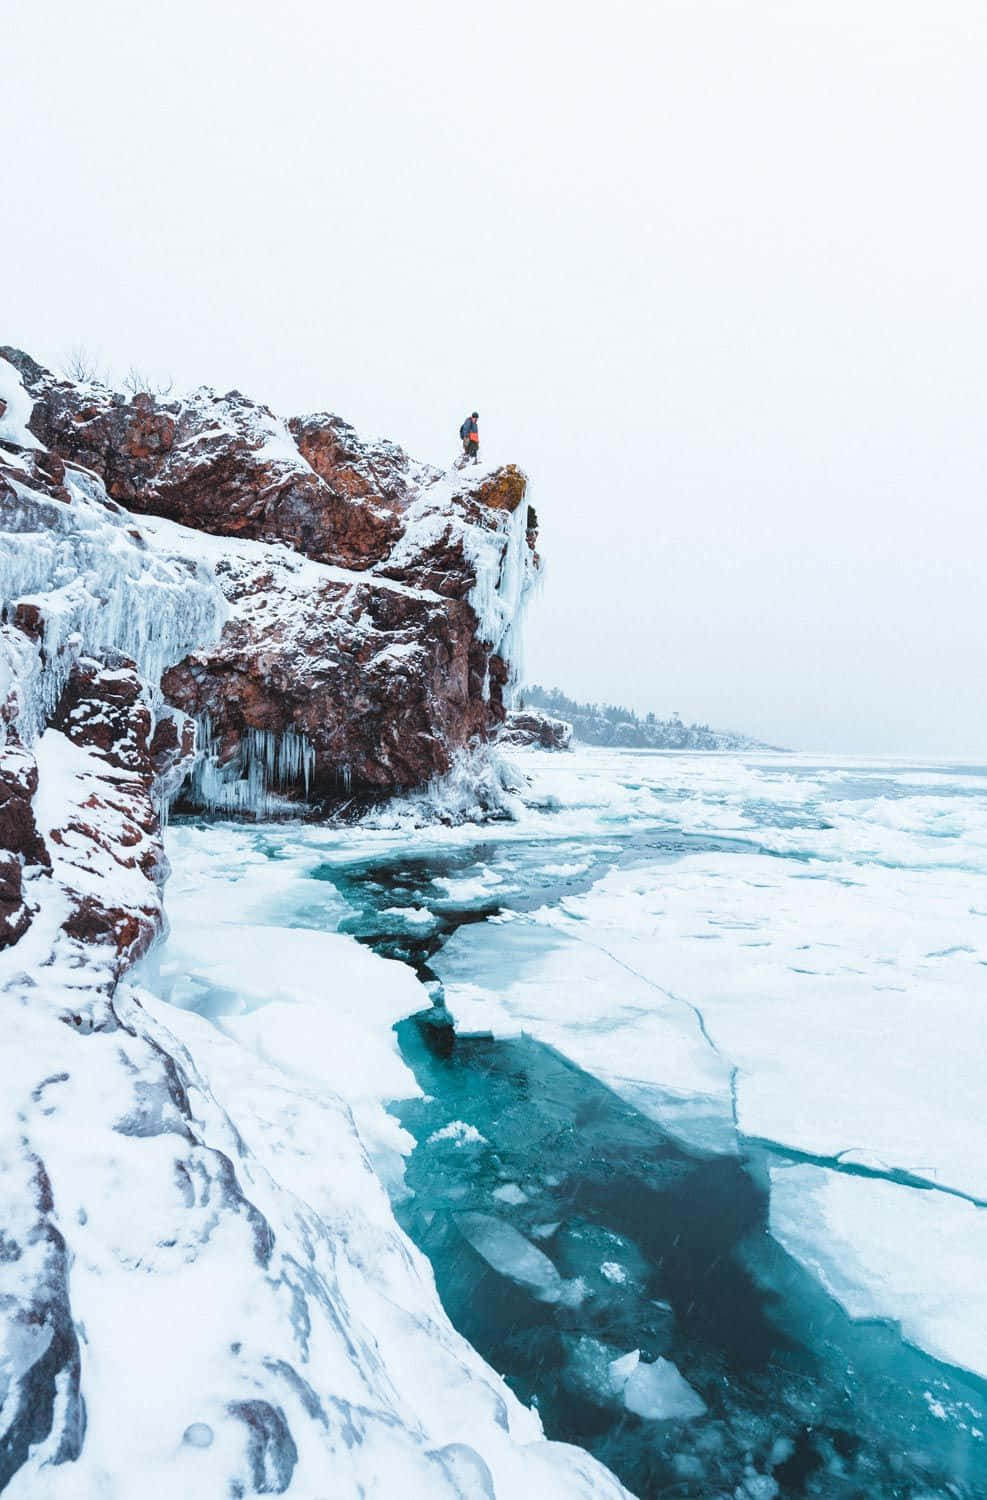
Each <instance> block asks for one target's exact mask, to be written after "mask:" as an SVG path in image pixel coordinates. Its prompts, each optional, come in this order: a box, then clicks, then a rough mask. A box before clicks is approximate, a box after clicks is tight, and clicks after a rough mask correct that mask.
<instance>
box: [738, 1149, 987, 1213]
mask: <svg viewBox="0 0 987 1500" xmlns="http://www.w3.org/2000/svg"><path fill="white" fill-rule="evenodd" d="M743 1140H744V1144H745V1146H746V1147H747V1148H748V1149H749V1150H750V1151H763V1152H764V1153H765V1154H766V1155H768V1156H772V1157H776V1158H777V1159H778V1160H779V1161H781V1162H783V1163H784V1164H785V1165H786V1166H810V1167H826V1168H827V1169H828V1170H829V1171H831V1172H841V1173H842V1174H843V1175H844V1176H845V1177H872V1178H876V1179H877V1180H878V1181H879V1182H891V1183H894V1184H895V1186H896V1187H907V1188H917V1189H919V1191H920V1192H924V1193H944V1194H945V1195H946V1197H948V1198H962V1200H963V1202H964V1203H971V1204H972V1205H973V1207H974V1208H987V1198H978V1197H977V1196H976V1195H975V1194H974V1193H965V1192H964V1191H963V1189H962V1188H956V1187H947V1186H944V1185H943V1184H942V1183H939V1182H933V1181H931V1179H930V1178H928V1177H922V1176H920V1175H919V1174H917V1173H915V1172H909V1171H908V1170H907V1169H906V1168H904V1167H888V1166H874V1165H872V1164H870V1163H867V1162H862V1161H847V1159H846V1157H847V1154H848V1153H849V1152H850V1151H852V1150H853V1149H854V1148H853V1147H852V1146H848V1147H847V1148H846V1151H840V1152H837V1154H836V1155H835V1156H825V1155H821V1154H817V1153H816V1152H813V1151H797V1150H795V1149H794V1148H793V1147H791V1146H785V1145H783V1144H782V1143H781V1142H779V1141H769V1140H765V1139H763V1138H762V1137H761V1136H745V1137H744V1138H743Z"/></svg>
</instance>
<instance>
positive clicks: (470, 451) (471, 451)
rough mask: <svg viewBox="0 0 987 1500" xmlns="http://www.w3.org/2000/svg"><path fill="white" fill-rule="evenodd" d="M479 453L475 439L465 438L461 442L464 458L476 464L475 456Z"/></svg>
mask: <svg viewBox="0 0 987 1500" xmlns="http://www.w3.org/2000/svg"><path fill="white" fill-rule="evenodd" d="M479 451H480V444H479V441H478V440H477V439H476V438H466V439H464V441H463V452H464V453H465V454H466V457H467V458H471V459H472V460H473V462H474V463H476V461H477V458H476V455H477V454H478V453H479Z"/></svg>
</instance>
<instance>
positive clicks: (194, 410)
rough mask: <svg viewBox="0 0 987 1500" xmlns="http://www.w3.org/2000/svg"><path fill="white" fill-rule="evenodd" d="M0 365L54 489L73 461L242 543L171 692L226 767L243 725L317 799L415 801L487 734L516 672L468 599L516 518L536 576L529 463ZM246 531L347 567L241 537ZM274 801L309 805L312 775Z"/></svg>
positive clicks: (134, 499) (127, 495)
mask: <svg viewBox="0 0 987 1500" xmlns="http://www.w3.org/2000/svg"><path fill="white" fill-rule="evenodd" d="M0 354H2V355H3V356H4V357H6V358H7V359H9V360H10V362H11V363H13V364H14V365H15V366H16V368H17V369H18V370H19V371H20V372H21V376H22V379H23V380H24V383H25V386H26V388H27V389H28V391H29V393H30V394H31V396H32V397H33V399H34V401H35V406H34V410H33V413H32V416H31V419H30V427H31V430H32V431H33V432H34V434H35V435H36V436H37V437H38V439H39V440H40V441H41V442H43V443H44V444H46V445H47V448H48V449H49V450H52V451H49V452H46V453H41V454H36V455H34V456H33V457H32V459H31V462H32V463H33V465H34V468H35V471H36V474H37V477H38V479H39V480H40V479H41V478H42V477H44V480H45V485H44V487H45V490H46V492H47V493H49V494H51V493H54V492H55V487H56V486H57V485H62V481H63V480H64V464H65V463H70V464H81V465H84V466H85V467H87V468H89V469H92V470H94V471H95V472H96V474H97V475H98V476H99V477H100V478H102V480H103V481H104V483H105V485H106V488H107V491H108V492H109V494H110V495H111V496H112V497H113V498H114V499H115V500H117V501H119V502H120V503H121V504H123V505H124V506H126V507H128V508H129V509H132V510H134V511H135V512H138V513H143V514H146V515H156V516H163V517H165V518H167V519H169V520H174V521H178V522H180V523H181V524H182V525H184V526H187V527H190V528H193V529H194V530H197V531H204V532H208V533H211V534H212V535H215V536H221V537H229V538H231V547H230V550H229V552H228V554H226V556H224V557H221V558H220V559H219V560H218V561H217V560H216V558H215V556H214V555H212V554H211V561H212V563H213V565H214V566H215V569H216V576H217V578H218V580H219V582H220V585H221V587H222V589H223V591H224V593H225V594H226V597H227V599H228V601H229V603H230V605H231V606H232V618H231V619H230V621H229V623H228V624H227V625H226V626H225V628H224V629H223V632H222V636H221V638H220V640H219V641H218V642H217V643H215V644H214V645H205V644H204V645H203V647H202V649H200V650H198V651H195V652H194V653H193V654H192V655H191V656H189V657H187V658H186V659H185V660H184V661H182V662H179V663H178V664H177V665H176V666H174V667H172V668H171V669H170V670H168V671H167V672H166V673H165V675H164V678H163V682H162V687H163V690H164V693H165V695H166V698H167V699H168V701H169V702H170V703H171V704H173V705H175V706H176V708H178V709H180V710H182V711H183V712H184V713H187V714H189V715H191V716H193V717H195V718H198V719H200V720H204V719H205V718H206V717H207V718H208V721H209V724H210V727H211V734H212V739H213V745H214V748H215V752H216V755H217V757H218V762H219V765H220V766H221V767H226V768H227V769H230V770H231V771H232V770H235V769H236V765H237V762H238V761H240V762H243V761H244V757H245V755H246V749H245V747H246V746H247V742H248V739H249V736H250V735H251V733H254V734H257V733H260V734H271V735H275V736H284V735H295V736H302V737H304V742H305V755H306V756H307V757H309V759H308V760H307V761H306V768H307V771H308V781H309V790H311V791H312V792H314V794H315V795H316V796H331V795H333V794H334V793H336V792H337V791H339V790H340V789H341V788H353V789H354V790H360V789H363V790H373V791H374V792H387V791H394V790H404V789H409V788H413V787H417V786H420V785H421V784H423V783H424V782H425V781H427V780H429V779H430V778H432V777H434V776H437V775H441V774H442V773H443V772H444V771H446V770H447V769H448V768H449V765H450V763H451V759H452V757H453V756H454V755H455V754H456V753H457V752H458V751H459V750H461V749H463V748H464V747H466V746H468V745H470V744H472V743H475V742H477V741H482V740H484V739H488V738H490V737H491V735H492V734H493V733H494V732H495V731H496V729H497V728H498V726H499V725H500V723H501V722H502V720H503V717H504V688H505V685H506V683H507V680H508V675H509V669H508V665H507V663H506V662H505V661H504V659H503V656H502V654H501V652H500V649H499V648H500V642H499V641H498V640H492V639H485V638H484V629H485V628H486V631H487V633H488V634H489V633H490V628H489V626H487V627H484V626H483V625H482V623H481V622H480V621H479V620H478V617H477V614H476V612H475V611H474V608H473V607H472V605H471V603H470V599H471V598H472V597H473V596H474V594H475V591H476V589H477V580H478V569H479V568H480V567H481V566H486V567H487V568H488V571H489V570H490V568H491V567H492V568H493V571H494V572H496V570H497V556H498V555H501V556H502V559H503V561H502V564H501V566H502V567H504V566H506V558H507V550H508V539H509V532H510V530H511V528H512V527H514V522H513V519H512V518H513V517H515V516H516V515H517V513H518V512H519V510H520V509H521V508H522V507H523V508H524V515H525V524H526V532H527V536H526V549H527V559H528V566H531V567H533V566H535V565H536V564H537V558H536V555H535V553H534V546H535V541H536V521H535V517H534V511H533V510H532V509H531V508H530V507H528V506H527V505H526V499H525V496H526V480H525V476H524V474H523V473H522V472H521V471H520V470H519V469H517V468H516V467H514V466H511V465H509V466H507V467H505V468H502V469H499V470H497V471H495V472H493V473H487V472H484V471H483V470H480V471H478V472H477V473H476V474H474V473H473V472H471V471H468V470H466V471H462V472H460V473H456V474H454V475H451V476H449V477H448V478H447V479H444V478H443V476H441V475H439V474H438V472H437V471H435V470H433V469H430V468H428V467H427V466H424V465H420V464H415V463H414V462H413V461H412V460H411V459H409V457H408V455H407V454H406V453H404V452H403V450H402V449H400V448H399V447H397V446H396V445H395V444H391V443H380V442H378V443H367V442H363V441H361V439H360V438H359V437H358V436H357V434H356V433H355V432H354V430H353V429H352V428H351V427H349V426H348V425H347V424H346V423H345V422H343V421H342V420H341V419H340V418H338V417H335V416H332V415H329V414H326V413H319V414H316V415H313V416H308V417H302V418H295V419H293V420H292V421H291V422H290V423H288V424H284V423H281V422H279V421H278V420H277V419H276V418H275V417H274V416H273V415H272V413H271V412H270V411H268V409H267V408H266V407H262V406H258V405H257V404H256V403H254V402H251V401H249V400H248V399H247V398H246V397H244V396H242V395H241V394H240V393H239V392H235V391H234V392H230V393H228V394H227V395H225V396H222V397H217V396H213V395H212V394H211V393H209V392H204V391H202V392H197V393H195V394H194V395H193V396H192V397H190V398H188V399H185V400H181V401H177V400H174V401H172V400H161V399H158V398H154V397H151V396H149V395H139V396H136V397H134V398H133V399H127V398H124V397H123V396H119V395H115V394H113V393H111V392H109V391H106V390H104V389H102V388H101V387H95V386H77V385H74V384H73V383H72V382H70V381H62V380H57V379H56V378H55V377H54V376H52V375H51V374H49V373H48V372H47V371H45V370H43V369H41V367H40V366H38V365H36V364H35V363H34V362H33V361H32V360H30V359H29V358H28V357H27V356H26V355H22V354H19V353H18V352H17V351H12V350H0ZM62 493H64V494H65V495H66V497H67V494H68V492H67V491H65V490H64V487H63V489H62ZM514 529H515V531H516V528H514ZM248 539H249V540H251V541H259V542H272V543H273V542H281V543H286V544H287V545H288V546H289V547H291V548H293V549H294V551H295V553H300V554H302V555H303V556H304V557H305V558H308V559H312V560H313V561H315V562H316V563H321V564H327V565H330V567H332V568H333V569H335V570H336V572H335V574H333V575H330V574H329V573H327V572H326V571H320V570H319V569H316V570H307V571H306V568H305V565H304V564H299V560H298V558H297V557H295V558H294V559H293V558H292V557H291V555H290V554H286V553H285V552H284V551H283V550H279V549H276V548H274V549H271V550H270V551H265V549H263V548H254V549H253V550H251V549H250V548H244V547H242V546H238V545H237V543H238V542H241V541H243V540H248ZM488 542H489V543H491V544H492V545H493V548H494V555H493V563H492V564H491V562H490V550H489V547H487V545H486V544H487V543H488ZM498 548H499V549H500V553H497V549H498ZM193 551H194V549H193ZM481 554H482V556H483V557H484V558H485V559H486V561H484V562H481V561H478V558H479V557H480V556H481ZM341 569H342V570H346V571H345V573H343V574H340V573H339V571H338V570H341ZM32 608H33V606H31V605H29V604H25V605H23V606H22V611H23V612H24V613H23V619H20V620H18V623H19V624H20V625H21V628H22V629H23V630H24V631H25V632H30V631H32V630H34V631H40V630H41V628H42V622H40V621H38V620H35V619H33V618H32V617H31V615H30V610H31V609H32ZM168 732H171V731H168ZM185 732H186V733H187V730H186V731H185ZM283 789H284V790H285V792H286V793H287V794H288V795H290V796H298V795H299V794H300V793H301V792H302V791H303V790H304V786H303V781H302V779H301V778H300V777H298V778H296V779H295V781H294V783H293V784H290V785H286V786H285V787H284V788H283Z"/></svg>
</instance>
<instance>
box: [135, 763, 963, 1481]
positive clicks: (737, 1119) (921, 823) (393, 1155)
mask: <svg viewBox="0 0 987 1500" xmlns="http://www.w3.org/2000/svg"><path fill="white" fill-rule="evenodd" d="M515 759H516V763H517V764H518V765H519V767H520V768H521V769H522V770H523V772H524V774H525V776H526V778H527V787H526V790H525V791H524V792H523V795H522V798H521V799H519V804H518V807H517V811H518V816H517V818H516V819H515V820H514V821H511V822H504V823H497V824H488V825H485V826H482V827H481V826H476V825H465V826H460V827H456V828H445V827H434V826H433V827H427V828H421V827H416V826H415V825H414V819H413V818H412V817H411V816H410V814H409V815H408V816H402V813H401V809H400V808H399V809H397V811H396V812H395V813H394V814H393V816H392V815H389V816H388V819H387V820H386V821H387V822H388V824H389V825H390V826H380V827H377V828H367V827H364V826H358V827H354V828H350V829H327V828H323V827H319V826H317V825H308V824H301V823H288V824H268V825H262V826H254V827H247V826H242V825H241V826H234V825H229V824H209V825H206V824H202V825H197V824H194V823H184V824H180V825H178V826H176V827H174V828H173V829H172V830H171V831H170V834H169V853H170V857H171V859H172V862H173V866H174V874H173V877H172V880H171V882H170V884H169V887H168V892H167V899H168V907H169V912H170V916H171V921H172V934H171V937H170V939H169V941H168V943H167V944H165V945H164V946H163V947H162V948H161V949H159V950H158V951H157V953H156V954H155V955H154V957H153V959H152V962H151V965H150V967H149V969H148V973H147V975H146V976H145V981H146V982H148V983H149V984H151V986H152V987H153V988H154V989H155V990H156V991H157V992H158V993H159V994H161V995H162V996H164V997H165V998H167V999H170V1000H172V1001H173V1002H174V1003H177V1004H180V1005H183V1006H185V1007H187V1008H191V1009H194V1010H197V1011H199V1012H200V1013H201V1014H204V1015H206V1016H208V1017H210V1018H211V1019H214V1020H216V1021H217V1022H218V1024H220V1025H222V1026H224V1027H226V1028H229V1029H231V1030H235V1031H236V1032H237V1034H238V1035H239V1036H240V1037H241V1038H243V1037H249V1038H250V1039H251V1041H252V1044H256V1045H257V1047H258V1048H262V1049H264V1051H265V1054H267V1055H270V1054H274V1055H277V1056H278V1058H279V1061H282V1062H283V1061H284V1060H285V1059H288V1060H289V1061H290V1060H291V1059H292V1057H299V1056H300V1055H301V1053H302V1052H304V1051H305V1050H306V1049H307V1050H308V1052H309V1058H308V1059H307V1068H308V1072H307V1075H306V1076H307V1077H308V1078H309V1079H310V1078H311V1075H312V1073H313V1072H317V1075H318V1076H319V1077H320V1078H324V1082H325V1087H326V1088H327V1089H328V1090H332V1091H334V1092H337V1093H339V1094H341V1095H342V1096H343V1097H344V1098H345V1099H346V1100H347V1102H348V1103H349V1104H350V1107H351V1108H352V1110H353V1113H354V1118H355V1119H356V1121H357V1125H358V1128H359V1129H360V1132H361V1136H362V1137H363V1139H364V1143H365V1145H366V1147H367V1149H368V1151H369V1152H370V1155H371V1158H372V1160H373V1161H374V1164H375V1167H376V1168H377V1170H378V1172H379V1173H380V1175H381V1176H382V1178H383V1179H384V1180H385V1182H386V1183H387V1185H388V1187H389V1189H390V1191H391V1193H392V1198H393V1201H394V1203H395V1206H396V1211H397V1213H398V1216H399V1219H400V1221H401V1223H402V1224H403V1226H404V1227H405V1229H406V1230H407V1232H408V1233H409V1234H410V1235H411V1236H412V1238H413V1239H415V1240H416V1242H417V1243H418V1244H419V1245H420V1246H421V1248H423V1249H424V1250H425V1251H426V1253H427V1254H428V1256H429V1258H430V1259H431V1261H432V1264H433V1268H434V1271H435V1275H436V1280H437V1284H438V1287H439V1291H440V1293H441V1295H442V1298H443V1302H444V1304H445V1306H446V1309H447V1311H448V1312H449V1313H450V1316H451V1317H452V1320H453V1322H454V1323H455V1324H456V1326H457V1327H458V1328H459V1329H460V1330H461V1331H462V1332H464V1333H465V1334H466V1335H467V1337H468V1338H469V1339H470V1340H471V1342H473V1343H474V1344H475V1346H476V1347H477V1348H478V1349H479V1351H480V1353H481V1354H483V1355H484V1356H485V1357H486V1358H487V1359H488V1360H489V1361H490V1362H491V1363H492V1364H493V1365H494V1366H495V1368H496V1369H498V1370H499V1371H501V1372H502V1373H503V1374H504V1375H505V1376H506V1377H507V1379H508V1381H509V1382H510V1383H511V1384H512V1386H513V1387H514V1389H515V1390H516V1391H517V1393H518V1394H519V1395H520V1396H521V1398H522V1399H523V1400H524V1401H526V1402H533V1403H535V1404H537V1406H538V1408H539V1410H540V1412H541V1414H542V1417H543V1420H544V1423H545V1427H546V1430H547V1432H548V1433H549V1435H550V1436H557V1437H561V1438H564V1439H567V1440H569V1441H572V1442H577V1443H580V1444H582V1445H584V1446H586V1447H588V1448H590V1449H591V1451H593V1452H594V1453H595V1454H596V1455H597V1456H598V1457H600V1458H601V1459H602V1460H603V1461H604V1462H605V1463H607V1464H608V1465H609V1466H610V1467H611V1468H613V1469H614V1471H615V1472H616V1473H617V1474H618V1475H619V1476H620V1477H621V1478H622V1479H623V1481H624V1482H625V1484H627V1485H628V1487H629V1488H630V1489H632V1490H634V1491H635V1492H636V1493H638V1494H640V1495H642V1496H645V1495H652V1494H654V1495H658V1494H662V1495H665V1494H680V1495H695V1496H707V1495H712V1494H719V1493H723V1494H732V1493H734V1491H735V1490H736V1489H737V1487H738V1486H743V1488H742V1489H741V1490H740V1493H741V1494H742V1495H744V1496H750V1497H751V1500H757V1497H759V1496H763V1497H770V1496H772V1495H774V1494H777V1493H782V1494H806V1495H820V1496H829V1495H832V1496H851V1495H867V1496H883V1495H888V1496H892V1495H895V1496H897V1495H901V1496H906V1495H907V1496H915V1497H918V1496H919V1495H931V1494H943V1495H946V1494H953V1495H957V1494H959V1495H969V1496H975V1495H980V1494H985V1493H987V1437H985V1433H987V1388H985V1384H984V1381H985V1379H987V1282H985V1278H984V1267H985V1266H987V1215H985V1211H984V1204H985V1202H987V1144H985V1139H984V1134H983V1130H982V1127H981V1101H982V1099H983V1094H984V1082H985V1077H984V1071H985V1070H984V1015H985V1007H987V768H984V767H977V766H962V765H954V766H944V765H916V764H911V763H906V762H889V761H879V762H878V761H867V762H861V761H844V760H839V759H836V758H832V757H826V758H821V759H803V758H799V757H792V756H761V757H758V756H753V755H749V756H748V755H745V756H733V755H730V756H726V755H707V756H703V755H655V754H649V753H638V752H607V751H590V750H579V751H577V752H575V753H573V754H571V755H551V754H547V753H540V752H525V753H523V754H520V755H517V756H516V757H515ZM339 934H350V935H352V936H353V937H356V938H357V939H359V940H360V942H362V943H363V944H364V945H365V946H367V947H368V948H370V949H372V950H373V952H375V953H376V954H379V955H383V956H385V957H388V958H391V959H398V960H400V961H402V963H404V964H407V965H409V966H410V969H395V970H393V971H392V972H393V973H394V974H395V975H396V976H400V975H406V979H402V980H401V981H400V982H398V981H397V980H396V979H395V981H394V982H393V983H392V984H390V985H389V986H388V987H385V989H384V990H383V991H382V990H381V988H380V986H379V985H377V984H375V983H369V982H368V984H367V986H366V988H365V989H364V988H362V987H361V986H356V987H354V985H353V983H352V980H350V982H349V984H348V987H347V993H345V994H341V993H340V992H339V986H338V985H334V982H333V953H334V952H335V951H338V950H336V949H334V948H333V946H332V944H334V943H335V944H338V943H339V942H341V941H342V939H341V938H340V937H339V936H338V935H339ZM328 935H332V938H331V940H330V938H329V936H328ZM349 972H350V970H349V969H348V970H347V973H349ZM414 976H417V978H418V980H421V981H423V982H424V983H425V984H426V985H427V986H428V990H427V991H424V990H422V989H421V987H420V986H419V985H417V984H416V983H415V980H414ZM429 1001H431V1009H430V1010H428V1011H427V1012H426V1014H425V1015H424V1016H421V1015H420V1016H419V1019H418V1020H417V1021H411V1020H409V1019H407V1018H408V1017H409V1016H410V1014H411V1013H412V1012H414V1011H417V1012H422V1011H423V1009H424V1008H425V1007H426V1006H427V1005H428V1003H429ZM395 1023H397V1031H396V1032H395V1031H393V1030H392V1027H393V1026H394V1024H395ZM312 1057H318V1059H319V1063H318V1068H317V1069H316V1068H314V1067H313V1065H312V1060H311V1059H312ZM388 1106H389V1107H388ZM950 1487H951V1488H950Z"/></svg>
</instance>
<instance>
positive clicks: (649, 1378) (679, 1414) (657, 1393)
mask: <svg viewBox="0 0 987 1500" xmlns="http://www.w3.org/2000/svg"><path fill="white" fill-rule="evenodd" d="M618 1363H619V1361H618ZM611 1368H613V1367H612V1366H611ZM624 1405H625V1406H626V1407H627V1410H628V1411H632V1412H634V1413H635V1415H636V1416H639V1417H644V1418H645V1420H646V1421H649V1422H671V1421H680V1422H688V1421H690V1420H691V1419H692V1418H693V1417H701V1416H702V1415H703V1413H704V1412H705V1410H706V1403H705V1401H704V1400H703V1398H702V1397H701V1396H700V1395H699V1394H698V1393H697V1392H696V1391H694V1390H693V1389H692V1386H691V1385H690V1384H689V1382H688V1381H687V1380H685V1379H684V1378H683V1377H682V1376H681V1375H680V1374H679V1371H678V1369H677V1368H676V1366H675V1365H673V1364H672V1362H671V1360H668V1359H662V1358H661V1357H660V1356H659V1358H658V1359H656V1360H655V1362H654V1364H651V1365H649V1364H647V1363H646V1362H645V1361H644V1360H640V1361H639V1362H638V1363H637V1364H636V1365H635V1368H634V1370H633V1371H632V1372H631V1374H630V1376H629V1378H628V1380H627V1383H626V1385H625V1386H624Z"/></svg>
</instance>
